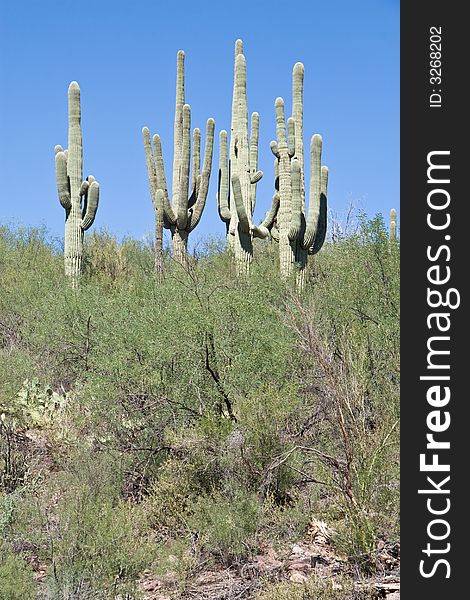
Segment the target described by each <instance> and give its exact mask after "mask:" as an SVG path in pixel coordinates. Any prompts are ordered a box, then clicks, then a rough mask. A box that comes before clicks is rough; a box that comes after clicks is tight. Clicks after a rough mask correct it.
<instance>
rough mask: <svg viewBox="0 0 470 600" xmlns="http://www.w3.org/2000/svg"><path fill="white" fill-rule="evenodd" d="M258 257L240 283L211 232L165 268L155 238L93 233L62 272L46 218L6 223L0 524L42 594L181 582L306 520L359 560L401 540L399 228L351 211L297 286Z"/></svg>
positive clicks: (1, 294)
mask: <svg viewBox="0 0 470 600" xmlns="http://www.w3.org/2000/svg"><path fill="white" fill-rule="evenodd" d="M254 252H255V253H256V254H257V256H256V257H255V260H254V262H253V265H252V272H251V275H250V277H249V278H247V279H239V278H236V277H234V272H233V266H232V265H231V260H230V257H229V256H228V254H226V253H224V252H221V250H220V247H219V246H218V245H217V243H216V242H211V243H210V244H208V245H206V246H205V247H203V248H201V249H198V250H197V252H196V254H197V257H196V258H195V259H194V260H192V259H191V260H188V261H187V263H185V264H184V265H181V264H175V263H174V261H168V263H167V264H165V276H164V278H163V279H162V281H160V282H157V280H156V278H155V277H154V276H153V265H154V263H153V254H152V249H151V247H150V246H148V245H144V244H139V243H137V242H132V241H130V240H127V241H125V242H123V243H118V242H117V241H116V240H114V239H113V238H112V237H111V236H109V235H108V234H105V233H99V234H95V235H94V236H90V238H89V239H88V242H87V244H86V246H85V264H84V266H85V269H84V274H83V276H82V279H81V285H80V287H79V288H78V289H72V288H71V287H70V286H68V285H65V276H64V274H63V272H62V264H61V257H60V255H59V253H57V252H56V250H55V247H54V245H53V244H51V243H50V242H49V241H48V240H47V237H46V235H45V234H44V232H34V231H22V230H12V229H8V228H2V229H0V414H2V413H3V414H4V415H5V417H4V418H3V420H2V421H1V422H0V470H1V473H2V480H1V484H0V485H1V491H2V492H3V493H4V495H3V496H2V507H4V509H5V510H4V511H3V514H4V517H2V519H3V520H2V523H3V522H4V523H5V524H4V525H2V527H3V529H2V531H3V533H2V534H1V535H2V536H3V538H4V539H5V540H6V541H5V543H6V544H7V547H10V545H9V544H10V542H11V539H13V538H15V539H20V540H21V542H22V543H23V544H25V545H26V546H28V545H31V544H32V545H33V546H34V548H35V549H36V550H35V551H36V552H37V553H38V555H40V558H41V560H43V561H44V563H45V564H46V566H47V582H48V583H47V585H48V586H49V588H48V589H49V590H50V594H51V598H55V597H61V596H60V594H62V596H63V595H64V594H66V593H68V594H72V593H76V594H77V595H78V594H79V593H80V594H82V596H81V597H83V598H87V596H86V594H88V597H93V596H92V594H95V597H98V598H100V597H106V595H105V594H109V593H110V590H111V591H112V592H113V593H114V590H117V592H120V593H122V594H124V593H125V591H126V590H128V589H130V590H132V587H133V586H135V582H136V581H137V580H138V578H139V577H140V575H141V573H142V571H143V570H144V569H146V568H151V569H157V570H159V571H162V572H164V571H166V570H173V571H177V572H178V573H179V574H178V576H177V577H178V578H179V580H181V585H183V584H184V583H183V581H184V579H185V577H186V575H187V574H188V573H189V572H190V571H191V569H193V567H195V566H197V561H198V560H206V559H207V557H208V556H209V557H210V559H211V560H214V561H219V562H221V563H223V564H225V565H227V564H230V563H231V562H233V561H234V560H239V559H243V558H244V557H246V556H247V555H249V554H250V553H252V552H258V551H259V550H260V547H261V542H263V541H266V540H269V542H270V543H272V544H274V545H276V547H283V546H284V547H285V546H286V545H287V544H288V543H290V542H292V541H298V540H299V538H301V537H302V535H303V534H304V533H305V531H306V529H307V527H308V523H309V519H310V518H311V517H318V518H321V519H323V520H325V521H326V522H327V523H328V524H329V525H330V526H332V527H334V529H335V530H336V531H337V532H338V535H337V538H336V539H335V543H336V545H337V547H338V548H339V549H340V550H341V551H342V552H343V553H345V554H346V555H348V557H349V558H350V560H351V561H352V562H353V563H355V564H357V565H358V566H359V567H360V568H363V569H366V570H371V569H372V568H374V554H375V547H376V540H377V538H378V537H379V536H380V537H384V536H385V537H386V538H387V539H390V540H391V541H393V540H395V539H397V538H398V535H399V533H398V474H399V471H398V466H399V438H398V419H399V402H398V400H399V396H398V393H399V392H398V389H399V325H398V323H399V308H398V307H399V241H397V242H394V243H393V244H390V243H389V240H388V235H387V231H386V229H385V226H384V223H383V220H382V219H381V218H376V219H372V220H367V219H365V218H364V219H362V221H361V226H360V227H359V229H358V230H357V232H356V233H355V234H353V235H351V236H349V237H343V238H341V239H339V240H338V241H336V242H335V243H327V244H325V246H324V247H323V250H322V252H321V253H319V254H318V255H316V256H315V258H314V260H313V265H312V269H311V270H310V272H309V277H308V280H307V281H306V284H305V289H304V290H303V292H302V294H298V293H296V292H295V291H293V290H292V289H291V286H290V285H289V284H287V283H284V282H281V281H280V279H279V274H278V271H277V266H276V264H277V263H276V254H278V253H277V252H276V251H275V249H273V247H272V246H270V245H269V244H268V243H264V242H260V243H259V245H255V247H254ZM19 393H20V394H19ZM64 398H65V399H66V402H65V401H64ZM32 440H33V441H32ZM51 456H52V457H54V460H53V461H51V460H50V457H51ZM52 464H53V465H54V468H52V467H51V465H52ZM44 473H46V474H47V477H44V476H43V474H44ZM40 474H41V475H40ZM15 490H16V491H15ZM242 490H243V491H242ZM13 492H14V493H15V494H17V495H15V496H12V493H13ZM13 498H15V500H14V502H13V500H12V503H11V504H9V502H10V499H13ZM9 506H10V508H11V507H12V506H13V508H12V509H11V510H10V509H9V508H8V507H9ZM12 536H13V538H12ZM171 557H176V558H177V561H176V562H175V561H174V559H173V558H171ZM173 563H174V564H173ZM172 565H173V566H172ZM175 565H179V566H178V567H177V568H176V566H175ZM178 585H180V584H178ZM113 586H114V587H113ZM77 590H78V591H77ZM117 592H116V593H117ZM129 593H134V592H129ZM54 594H55V596H54ZM100 594H101V596H100ZM77 597H78V596H77Z"/></svg>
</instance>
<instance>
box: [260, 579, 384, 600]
mask: <svg viewBox="0 0 470 600" xmlns="http://www.w3.org/2000/svg"><path fill="white" fill-rule="evenodd" d="M376 598H377V594H376V592H375V591H374V590H373V589H371V588H368V587H367V586H363V588H362V589H355V587H354V584H353V582H352V581H351V580H348V579H346V578H344V577H338V578H335V580H332V579H331V578H329V579H320V578H317V577H312V578H310V579H308V580H307V581H305V582H304V583H300V584H299V583H288V582H283V583H275V584H271V585H268V586H267V587H266V589H264V590H263V591H262V592H260V593H259V594H257V596H256V600H375V599H376Z"/></svg>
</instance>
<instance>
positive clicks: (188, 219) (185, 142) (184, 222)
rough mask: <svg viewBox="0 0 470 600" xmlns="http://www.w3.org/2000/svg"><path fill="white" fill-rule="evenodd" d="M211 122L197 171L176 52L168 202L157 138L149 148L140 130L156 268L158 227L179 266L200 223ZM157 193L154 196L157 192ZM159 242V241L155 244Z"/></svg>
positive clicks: (197, 140) (197, 134)
mask: <svg viewBox="0 0 470 600" xmlns="http://www.w3.org/2000/svg"><path fill="white" fill-rule="evenodd" d="M214 128H215V123H214V119H212V118H210V119H208V120H207V126H206V143H205V149H204V161H203V166H202V171H201V131H200V130H199V129H197V128H196V129H194V131H193V157H192V174H191V194H189V187H190V164H191V143H190V142H191V140H190V137H191V108H190V106H189V104H185V98H184V52H183V51H182V50H180V51H179V52H178V55H177V63H176V104H175V125H174V148H173V179H172V186H171V191H172V199H171V201H170V198H169V192H168V187H167V183H166V178H165V170H164V164H163V153H162V145H161V140H160V136H159V135H158V134H155V135H154V136H153V147H152V142H151V140H150V131H149V129H148V127H144V128H143V129H142V135H143V138H144V149H145V156H146V162H147V172H148V177H149V185H150V194H151V197H152V203H153V206H154V209H155V215H156V234H157V243H156V259H155V260H156V265H157V270H158V263H159V262H160V264H161V258H160V257H159V256H158V254H157V253H159V252H160V253H161V235H162V231H163V229H162V226H163V227H165V228H166V229H169V230H170V231H171V237H172V245H173V258H174V259H175V260H176V261H178V262H179V263H185V261H186V260H187V247H188V236H189V234H190V233H191V231H193V229H194V228H195V227H196V225H197V224H198V223H199V221H200V220H201V216H202V212H203V210H204V206H205V204H206V198H207V192H208V190H209V178H210V174H211V166H212V149H213V144H214ZM159 190H160V191H161V194H159V195H158V197H157V192H158V191H159ZM159 240H160V241H159Z"/></svg>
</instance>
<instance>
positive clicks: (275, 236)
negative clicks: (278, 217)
mask: <svg viewBox="0 0 470 600" xmlns="http://www.w3.org/2000/svg"><path fill="white" fill-rule="evenodd" d="M271 238H272V239H273V240H274V241H275V242H278V243H279V229H278V228H277V227H276V226H274V227H273V228H272V229H271Z"/></svg>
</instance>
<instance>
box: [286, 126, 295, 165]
mask: <svg viewBox="0 0 470 600" xmlns="http://www.w3.org/2000/svg"><path fill="white" fill-rule="evenodd" d="M287 151H288V152H289V156H290V157H292V156H294V154H295V121H294V119H293V118H292V117H289V118H288V119H287Z"/></svg>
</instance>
